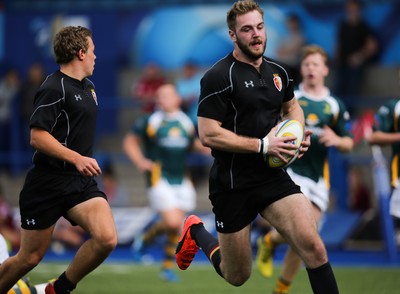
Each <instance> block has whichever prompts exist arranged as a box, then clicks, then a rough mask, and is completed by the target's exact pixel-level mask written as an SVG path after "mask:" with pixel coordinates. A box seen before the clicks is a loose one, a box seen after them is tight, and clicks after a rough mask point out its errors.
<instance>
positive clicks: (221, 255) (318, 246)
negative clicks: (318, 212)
mask: <svg viewBox="0 0 400 294" xmlns="http://www.w3.org/2000/svg"><path fill="white" fill-rule="evenodd" d="M263 15H264V13H263V10H262V8H260V6H259V5H258V4H257V3H256V2H254V1H248V0H246V1H237V2H235V3H234V4H233V6H232V8H231V9H230V10H229V12H228V14H227V23H228V28H229V36H230V38H231V40H232V42H233V45H234V49H233V52H232V53H230V54H228V55H227V56H226V57H224V58H222V59H221V60H220V61H218V62H217V63H216V64H215V65H214V66H213V67H212V68H211V69H210V70H209V71H208V72H206V74H205V75H204V77H203V79H202V81H201V94H200V99H199V107H198V128H199V136H200V139H201V141H202V143H203V144H204V145H205V146H208V147H210V148H211V149H212V155H213V156H214V158H215V160H214V164H213V166H212V169H211V171H210V180H209V192H210V196H209V198H210V200H211V203H212V206H213V212H214V214H215V224H216V228H217V232H218V239H215V238H214V237H213V236H212V235H211V234H210V233H209V232H208V231H206V229H205V228H204V226H203V223H202V220H201V219H200V218H199V217H197V216H196V215H191V216H189V217H188V218H187V219H186V221H185V223H184V227H183V232H182V235H181V238H180V242H179V244H178V246H177V249H176V261H177V264H178V266H179V267H180V268H181V269H183V270H184V269H186V268H188V267H189V265H190V263H191V262H192V260H193V258H194V256H195V254H196V253H197V250H198V248H201V249H202V250H203V252H204V253H205V254H206V255H207V257H208V258H209V260H210V261H211V263H212V265H213V266H214V268H215V270H216V272H217V273H218V274H219V275H220V276H221V277H223V278H224V279H225V280H226V281H227V282H228V283H230V284H232V285H235V286H240V285H242V284H243V283H245V282H246V281H247V280H248V279H249V277H250V274H251V270H252V260H253V255H252V250H251V243H250V226H251V223H252V221H253V220H254V219H255V218H256V217H257V215H261V216H262V217H263V218H265V219H266V220H267V221H268V222H269V223H270V224H271V225H272V226H273V227H274V228H276V229H277V230H278V231H279V232H280V233H281V234H282V235H283V236H284V237H285V238H286V239H287V241H288V242H289V244H290V245H291V246H292V247H293V248H294V249H295V250H296V252H298V254H299V255H300V256H301V258H302V260H303V262H304V263H305V265H306V267H307V271H308V274H309V279H310V283H311V287H312V289H313V291H314V293H323V294H331V293H338V287H337V284H336V279H335V276H334V273H333V271H332V268H331V266H330V263H329V261H328V256H327V253H326V249H325V246H324V244H323V242H322V240H321V238H320V236H319V234H318V229H317V225H316V221H315V219H314V216H313V211H312V206H311V204H310V201H309V200H308V199H307V198H306V197H305V196H304V195H303V194H302V193H301V191H300V188H299V187H298V186H297V185H296V184H294V182H293V181H292V180H291V178H290V177H289V175H288V174H287V173H286V171H285V170H284V169H271V168H269V167H268V166H267V164H266V162H265V157H266V156H268V155H274V156H278V157H280V158H281V159H282V160H285V159H284V158H283V154H285V153H286V154H291V153H293V152H295V150H294V149H293V148H295V147H293V145H291V144H287V143H286V142H287V141H291V140H293V139H294V137H286V138H276V137H275V136H274V133H275V130H276V125H277V123H278V122H279V120H281V119H296V120H298V121H300V122H301V123H302V124H303V125H304V114H303V111H302V109H301V107H300V106H299V104H298V102H297V99H295V97H294V93H293V79H292V78H291V76H290V73H288V72H287V70H286V67H285V66H283V65H282V64H280V63H279V62H277V61H274V60H272V59H270V58H267V57H264V51H265V48H266V31H265V27H264V20H263ZM310 135H311V132H310V131H306V132H305V139H304V141H303V142H302V147H301V150H300V153H301V154H300V156H301V155H302V154H304V152H306V151H307V149H308V147H309V145H310Z"/></svg>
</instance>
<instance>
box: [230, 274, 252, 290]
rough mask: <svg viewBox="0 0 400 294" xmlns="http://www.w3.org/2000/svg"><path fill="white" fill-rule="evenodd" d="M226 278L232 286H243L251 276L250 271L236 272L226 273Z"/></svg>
mask: <svg viewBox="0 0 400 294" xmlns="http://www.w3.org/2000/svg"><path fill="white" fill-rule="evenodd" d="M224 277H225V280H226V281H227V282H228V283H229V284H231V285H232V286H236V287H239V286H242V285H243V284H244V283H245V282H246V281H247V280H248V279H249V278H250V273H234V274H229V273H228V274H226V275H224Z"/></svg>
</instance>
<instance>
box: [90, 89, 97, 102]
mask: <svg viewBox="0 0 400 294" xmlns="http://www.w3.org/2000/svg"><path fill="white" fill-rule="evenodd" d="M91 92H92V96H93V99H94V101H96V105H97V96H96V92H95V91H94V89H91Z"/></svg>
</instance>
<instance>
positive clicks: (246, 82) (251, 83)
mask: <svg viewBox="0 0 400 294" xmlns="http://www.w3.org/2000/svg"><path fill="white" fill-rule="evenodd" d="M244 85H245V86H246V88H249V87H254V83H253V81H249V82H248V81H244Z"/></svg>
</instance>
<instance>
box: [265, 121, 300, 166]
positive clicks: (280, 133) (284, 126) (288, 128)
mask: <svg viewBox="0 0 400 294" xmlns="http://www.w3.org/2000/svg"><path fill="white" fill-rule="evenodd" d="M275 136H276V137H279V138H280V137H292V136H295V137H296V140H293V141H290V144H293V145H296V146H297V151H296V153H295V155H294V156H289V155H285V157H286V159H287V160H288V162H287V163H286V162H284V161H282V160H281V159H280V158H279V157H276V156H268V158H267V163H268V165H269V167H272V168H284V167H287V166H289V165H290V164H291V163H292V162H293V161H295V160H296V158H297V155H298V154H299V150H300V145H301V142H302V141H303V139H304V128H303V125H302V124H301V123H300V122H299V121H297V120H294V119H287V120H284V121H282V122H281V123H279V124H278V129H277V131H276V133H275Z"/></svg>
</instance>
